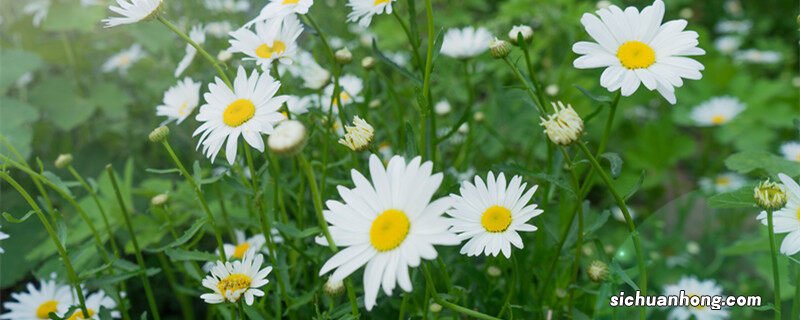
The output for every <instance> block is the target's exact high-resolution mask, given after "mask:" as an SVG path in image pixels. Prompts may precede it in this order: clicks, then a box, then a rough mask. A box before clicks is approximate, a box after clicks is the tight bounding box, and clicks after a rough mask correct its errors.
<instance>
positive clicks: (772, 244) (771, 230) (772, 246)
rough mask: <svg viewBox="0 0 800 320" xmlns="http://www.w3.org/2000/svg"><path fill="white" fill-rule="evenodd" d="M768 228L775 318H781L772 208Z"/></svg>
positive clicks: (768, 216) (779, 282) (778, 319)
mask: <svg viewBox="0 0 800 320" xmlns="http://www.w3.org/2000/svg"><path fill="white" fill-rule="evenodd" d="M767 229H769V250H770V255H771V256H772V281H773V286H774V288H773V290H772V291H773V292H774V293H775V302H774V307H775V320H780V319H781V281H780V274H779V269H778V248H777V245H776V244H775V225H774V224H773V222H772V210H768V211H767Z"/></svg>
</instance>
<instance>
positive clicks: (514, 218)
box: [447, 172, 542, 258]
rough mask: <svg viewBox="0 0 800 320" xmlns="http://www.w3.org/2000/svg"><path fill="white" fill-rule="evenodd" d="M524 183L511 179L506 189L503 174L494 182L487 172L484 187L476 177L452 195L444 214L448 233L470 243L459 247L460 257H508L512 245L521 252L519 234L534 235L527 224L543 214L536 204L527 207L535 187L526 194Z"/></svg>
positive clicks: (493, 177)
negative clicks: (450, 202) (463, 255)
mask: <svg viewBox="0 0 800 320" xmlns="http://www.w3.org/2000/svg"><path fill="white" fill-rule="evenodd" d="M527 185H528V184H527V183H522V177H520V176H514V177H513V178H511V181H510V183H508V185H507V186H506V177H505V175H504V174H503V173H500V175H498V176H497V179H495V176H494V173H492V172H489V175H488V177H486V183H484V182H483V180H482V179H481V177H479V176H475V183H474V184H472V183H470V182H469V181H464V182H462V183H461V190H460V192H459V193H460V194H458V195H456V194H451V195H450V198H451V199H452V200H453V208H452V209H450V210H447V214H448V215H450V216H451V217H453V219H451V224H452V227H451V228H450V230H451V231H453V232H456V233H457V234H458V238H459V239H460V240H462V241H463V240H469V241H467V243H466V244H464V246H463V247H461V254H466V255H468V256H477V255H480V254H483V255H486V256H489V255H491V256H497V255H498V254H499V253H500V252H501V251H502V252H503V255H504V256H505V257H506V258H510V257H511V245H512V244H513V245H514V246H515V247H517V248H519V249H522V247H523V244H522V238H521V237H520V236H519V233H518V232H532V231H536V227H535V226H534V225H532V224H528V223H527V222H528V220H530V219H532V218H533V217H535V216H538V215H539V214H541V213H542V210H540V209H537V207H536V204H528V202H529V201H530V200H531V198H532V197H533V194H534V192H536V189H537V188H538V186H533V187H532V188H530V189H528V190H527V191H526V187H527Z"/></svg>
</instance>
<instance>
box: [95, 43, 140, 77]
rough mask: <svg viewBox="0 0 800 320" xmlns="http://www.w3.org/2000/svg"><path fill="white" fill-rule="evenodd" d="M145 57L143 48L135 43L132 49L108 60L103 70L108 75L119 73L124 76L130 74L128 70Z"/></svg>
mask: <svg viewBox="0 0 800 320" xmlns="http://www.w3.org/2000/svg"><path fill="white" fill-rule="evenodd" d="M144 56H145V52H144V50H142V46H140V45H139V44H138V43H134V44H133V45H132V46H131V47H130V48H128V49H125V50H122V51H120V52H119V53H117V54H115V55H113V56H111V57H110V58H108V60H107V61H106V63H104V64H103V66H102V68H101V70H102V71H103V72H106V73H108V72H112V71H117V72H119V73H120V74H123V75H124V74H127V73H128V69H129V68H130V67H131V66H132V65H133V64H134V63H136V62H137V61H139V60H141V59H142V58H144Z"/></svg>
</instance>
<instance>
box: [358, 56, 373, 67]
mask: <svg viewBox="0 0 800 320" xmlns="http://www.w3.org/2000/svg"><path fill="white" fill-rule="evenodd" d="M361 66H362V67H363V68H364V69H367V70H370V69H372V68H373V67H375V58H373V57H366V58H364V59H361Z"/></svg>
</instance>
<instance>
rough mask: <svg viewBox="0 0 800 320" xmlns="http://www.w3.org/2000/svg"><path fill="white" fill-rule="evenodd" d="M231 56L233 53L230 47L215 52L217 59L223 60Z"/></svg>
mask: <svg viewBox="0 0 800 320" xmlns="http://www.w3.org/2000/svg"><path fill="white" fill-rule="evenodd" d="M231 58H233V53H232V52H231V50H230V49H223V50H220V51H219V53H217V60H219V61H222V62H225V61H228V60H230V59H231Z"/></svg>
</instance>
